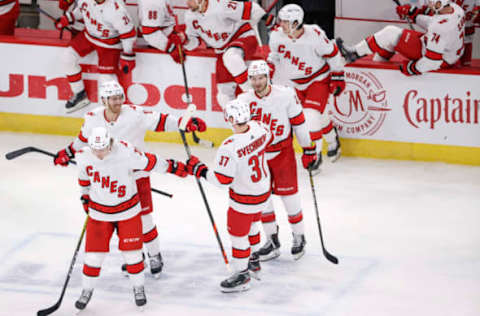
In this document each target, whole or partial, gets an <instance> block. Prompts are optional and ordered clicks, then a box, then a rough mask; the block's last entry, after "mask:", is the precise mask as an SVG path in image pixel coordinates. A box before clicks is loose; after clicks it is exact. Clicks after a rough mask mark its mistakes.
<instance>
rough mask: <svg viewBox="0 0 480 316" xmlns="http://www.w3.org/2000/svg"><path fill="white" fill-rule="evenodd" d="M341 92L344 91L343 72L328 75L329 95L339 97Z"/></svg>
mask: <svg viewBox="0 0 480 316" xmlns="http://www.w3.org/2000/svg"><path fill="white" fill-rule="evenodd" d="M343 90H345V73H344V72H343V71H340V72H332V73H330V93H332V94H333V95H334V96H339V95H340V93H342V92H343Z"/></svg>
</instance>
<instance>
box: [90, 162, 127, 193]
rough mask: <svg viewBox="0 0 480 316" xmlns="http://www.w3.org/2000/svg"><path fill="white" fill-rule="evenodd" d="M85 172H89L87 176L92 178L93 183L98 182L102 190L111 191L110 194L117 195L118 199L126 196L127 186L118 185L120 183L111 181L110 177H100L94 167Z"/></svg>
mask: <svg viewBox="0 0 480 316" xmlns="http://www.w3.org/2000/svg"><path fill="white" fill-rule="evenodd" d="M85 171H86V172H87V175H88V176H89V177H90V178H92V182H93V183H95V182H98V183H101V184H102V189H103V188H106V189H110V193H112V194H113V193H117V194H118V197H119V198H121V197H124V196H125V190H126V186H125V185H118V181H116V180H115V181H111V180H110V176H107V177H103V176H100V173H99V172H98V171H95V170H93V167H92V166H87V167H86V168H85Z"/></svg>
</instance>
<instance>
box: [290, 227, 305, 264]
mask: <svg viewBox="0 0 480 316" xmlns="http://www.w3.org/2000/svg"><path fill="white" fill-rule="evenodd" d="M306 243H307V242H306V241H305V235H304V234H295V233H293V244H292V256H293V259H295V260H298V259H300V258H301V257H302V256H303V255H304V254H305V244H306Z"/></svg>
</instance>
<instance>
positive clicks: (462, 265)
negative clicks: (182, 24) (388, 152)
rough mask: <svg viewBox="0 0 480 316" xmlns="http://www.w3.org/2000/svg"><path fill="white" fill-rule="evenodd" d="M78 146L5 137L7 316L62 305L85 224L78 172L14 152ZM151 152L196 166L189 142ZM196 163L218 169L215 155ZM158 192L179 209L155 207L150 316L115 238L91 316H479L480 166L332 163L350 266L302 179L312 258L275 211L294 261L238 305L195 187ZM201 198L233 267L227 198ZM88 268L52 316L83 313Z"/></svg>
mask: <svg viewBox="0 0 480 316" xmlns="http://www.w3.org/2000/svg"><path fill="white" fill-rule="evenodd" d="M71 139H72V138H71V137H60V136H46V135H30V134H14V133H0V154H1V157H0V176H1V178H0V179H1V180H0V197H1V203H0V205H1V207H2V209H1V220H0V260H1V261H0V264H1V269H0V315H35V314H36V312H37V310H39V309H43V308H46V307H49V306H51V305H53V304H54V303H55V302H56V300H57V298H58V296H59V294H60V290H61V287H62V285H63V283H64V280H65V277H66V273H67V269H68V266H69V264H70V260H71V258H72V255H73V251H74V249H75V245H76V243H77V240H78V236H79V234H80V232H81V229H82V225H83V222H84V219H85V214H84V212H83V209H82V207H81V204H80V201H79V191H78V187H77V186H78V184H77V180H76V168H75V167H74V166H69V167H67V168H61V167H54V166H53V164H52V159H51V158H50V157H47V156H44V155H41V154H37V153H30V154H26V155H24V156H21V157H19V158H17V159H14V160H11V161H7V160H6V159H5V158H4V154H5V153H6V152H9V151H12V150H15V149H18V148H21V147H24V146H31V145H33V146H37V147H39V148H42V149H45V150H49V151H51V152H56V151H57V150H58V149H60V148H62V147H64V146H65V145H66V144H68V143H69V142H70V141H71ZM149 148H150V149H151V151H153V152H154V153H157V154H159V155H161V156H163V157H173V158H177V159H182V160H183V159H184V158H185V152H184V148H183V146H182V145H179V144H161V143H151V144H149ZM192 151H193V153H194V154H196V155H198V156H199V157H200V158H201V159H202V160H204V161H205V162H206V163H207V164H211V163H212V160H213V158H214V153H215V151H214V150H210V149H204V148H199V147H193V148H192ZM152 183H153V185H152V186H153V187H155V188H158V189H160V190H164V191H168V192H171V193H173V194H174V198H173V199H168V198H165V197H162V196H159V195H156V194H155V195H154V209H155V210H154V217H155V220H156V223H157V226H158V231H159V234H160V241H161V249H162V254H163V256H164V261H165V267H164V272H162V277H161V278H160V279H159V280H155V279H153V278H152V277H151V276H150V272H149V271H148V270H147V273H146V276H147V279H146V294H147V299H148V304H147V307H146V309H145V311H144V312H142V313H140V312H138V311H137V309H136V308H135V304H134V302H133V294H132V290H131V286H130V283H129V281H128V279H127V278H125V277H123V276H122V274H121V272H120V265H121V263H122V259H121V255H120V253H119V252H118V250H117V249H116V245H117V241H118V240H117V239H114V240H112V245H111V248H112V249H113V250H112V252H111V253H110V254H109V256H108V257H107V259H106V260H105V262H104V266H103V269H102V273H101V281H100V282H99V283H98V287H97V288H96V289H95V291H94V295H93V297H92V300H91V301H90V304H89V305H88V306H87V309H86V310H85V311H83V312H82V313H81V314H82V315H85V316H90V315H92V316H93V315H115V316H123V315H129V316H130V315H144V316H149V315H152V316H153V315H229V316H230V315H328V316H333V315H369V316H373V315H379V316H380V315H381V316H386V315H388V316H397V315H398V316H400V315H401V316H404V315H422V316H424V315H435V316H440V315H461V316H468V315H472V316H477V315H480V168H479V167H470V166H459V165H448V164H443V163H420V162H406V161H394V160H390V161H389V160H374V159H360V158H348V157H342V158H341V159H340V160H339V161H338V162H337V163H335V164H329V163H326V164H324V165H323V167H322V173H321V174H320V175H318V176H316V177H315V188H316V191H317V197H318V205H319V212H320V219H321V225H322V229H323V233H324V239H325V242H326V247H327V249H328V250H329V251H330V252H331V253H332V254H334V255H336V256H338V258H339V260H340V263H339V265H338V266H336V265H333V264H331V263H329V262H328V261H326V260H325V258H324V257H323V255H322V251H321V247H320V240H319V234H318V229H317V222H316V218H315V211H314V208H313V200H312V194H311V191H310V183H309V180H308V176H307V173H306V172H305V171H304V170H303V169H299V184H300V192H301V196H302V205H303V211H304V218H305V224H306V238H307V242H308V243H307V248H306V254H305V256H304V257H303V258H302V259H301V260H299V261H294V260H293V259H292V257H291V255H290V246H291V232H290V227H289V225H288V222H287V220H286V214H285V212H284V210H283V208H282V206H281V204H280V203H279V201H277V200H276V201H275V205H276V206H277V208H278V210H277V218H278V220H279V224H280V240H281V243H282V248H281V249H282V254H281V256H280V258H279V259H278V260H276V261H273V262H267V263H264V264H263V265H262V280H261V281H260V282H258V281H256V280H252V282H251V283H252V284H251V290H250V291H249V292H244V293H239V294H222V293H221V292H220V291H219V288H218V286H219V283H220V281H222V280H223V279H224V278H225V277H227V276H228V272H227V270H226V267H225V264H224V263H223V260H222V257H221V254H220V251H219V248H218V245H217V241H216V239H215V236H214V233H213V231H212V226H211V224H210V221H209V219H208V216H207V212H206V209H205V206H204V204H203V201H202V198H201V195H200V193H199V190H198V188H197V185H196V182H195V181H194V179H193V178H188V179H180V178H177V177H175V176H172V175H160V174H154V175H153V176H152ZM203 186H204V188H205V191H206V195H207V198H208V202H209V204H210V207H211V209H212V213H213V215H214V218H215V221H216V223H217V227H218V228H219V232H220V235H221V239H222V241H223V244H224V246H225V249H226V250H227V252H228V254H229V255H230V240H229V238H228V234H227V232H226V205H227V191H222V190H221V189H217V188H216V187H213V186H212V185H210V184H208V183H204V184H203ZM82 248H83V247H82ZM82 259H83V254H82V253H81V254H80V256H79V257H78V260H77V263H76V265H75V269H74V271H73V275H72V279H71V280H70V284H69V286H68V288H67V292H66V295H65V298H64V300H63V303H62V305H61V308H60V309H59V310H58V311H57V312H56V313H55V314H54V315H73V314H74V313H75V308H74V305H73V304H74V302H75V300H76V299H77V298H78V296H79V295H80V292H81V287H80V279H81V268H82Z"/></svg>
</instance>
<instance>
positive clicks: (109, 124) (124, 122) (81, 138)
mask: <svg viewBox="0 0 480 316" xmlns="http://www.w3.org/2000/svg"><path fill="white" fill-rule="evenodd" d="M100 92H101V93H100V98H101V100H102V103H103V106H100V107H97V108H96V109H94V110H93V111H92V112H88V113H87V114H85V121H84V123H83V125H82V128H81V130H80V133H79V134H78V136H77V138H75V140H74V141H73V142H72V143H71V144H70V145H68V146H67V147H66V148H64V149H62V150H60V151H58V153H57V154H56V156H55V157H54V159H53V161H54V164H55V165H61V166H67V165H68V163H69V161H70V160H71V159H73V158H74V157H75V153H76V152H77V151H78V150H80V149H81V148H83V147H84V146H85V145H86V144H87V140H88V138H89V136H90V134H91V131H92V130H93V129H94V128H96V127H106V128H107V129H108V130H109V132H110V134H111V135H113V136H114V137H115V138H117V139H121V140H124V141H128V142H129V143H131V144H132V145H134V146H135V147H137V148H139V149H140V150H142V151H144V150H145V149H146V148H145V141H144V138H145V133H146V131H147V130H150V131H155V132H164V131H178V126H179V124H180V120H181V119H179V118H177V117H175V116H174V115H171V114H164V113H159V112H153V111H145V110H143V109H142V108H141V107H136V106H133V105H125V104H123V102H124V101H125V96H124V93H123V89H122V87H121V86H120V85H119V84H118V83H117V82H115V81H110V82H106V83H104V84H103V85H102V86H101V88H100ZM195 119H196V121H195V122H196V123H194V120H193V119H192V120H190V121H189V122H188V123H187V127H186V130H187V132H190V131H192V130H198V131H200V132H202V131H205V129H206V124H205V122H204V121H203V120H202V119H200V118H195ZM135 179H136V182H137V190H138V194H139V196H140V203H141V205H142V212H141V216H142V224H143V241H144V243H145V246H146V248H147V251H148V257H149V259H150V260H149V261H150V270H151V272H152V274H153V275H154V276H155V277H158V276H160V272H161V271H162V267H163V261H162V256H161V254H160V246H159V241H158V232H157V228H156V226H155V223H154V222H153V217H152V211H153V205H152V193H151V187H150V178H149V174H148V173H146V172H136V173H135Z"/></svg>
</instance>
